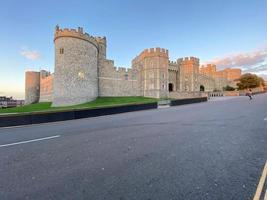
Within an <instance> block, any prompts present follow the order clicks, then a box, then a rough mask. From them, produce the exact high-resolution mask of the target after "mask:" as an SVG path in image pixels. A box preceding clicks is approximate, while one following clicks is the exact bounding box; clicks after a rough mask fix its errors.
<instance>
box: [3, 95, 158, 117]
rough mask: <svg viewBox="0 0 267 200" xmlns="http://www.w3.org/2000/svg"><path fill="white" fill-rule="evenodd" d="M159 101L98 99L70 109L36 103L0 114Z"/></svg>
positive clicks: (46, 103)
mask: <svg viewBox="0 0 267 200" xmlns="http://www.w3.org/2000/svg"><path fill="white" fill-rule="evenodd" d="M157 101H158V99H154V98H146V97H98V98H97V99H96V100H95V101H92V102H88V103H84V104H79V105H75V106H68V107H51V102H43V103H36V104H31V105H26V106H22V107H16V108H7V109H0V114H7V113H28V112H46V111H57V110H71V109H83V108H100V107H111V106H118V105H127V104H141V103H152V102H157Z"/></svg>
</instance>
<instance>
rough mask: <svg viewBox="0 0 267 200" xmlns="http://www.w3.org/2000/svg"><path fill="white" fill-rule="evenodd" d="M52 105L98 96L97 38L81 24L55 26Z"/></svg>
mask: <svg viewBox="0 0 267 200" xmlns="http://www.w3.org/2000/svg"><path fill="white" fill-rule="evenodd" d="M54 43H55V74H54V94H53V104H52V105H53V106H67V105H75V104H81V103H85V102H88V101H92V100H94V99H95V98H96V97H97V96H98V73H97V71H98V70H97V68H98V51H99V50H98V47H99V46H98V42H97V40H96V39H95V38H94V37H92V36H90V35H89V34H87V33H84V32H83V29H82V28H80V27H79V28H78V30H75V29H60V28H59V27H58V26H57V27H56V30H55V37H54Z"/></svg>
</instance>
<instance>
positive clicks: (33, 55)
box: [20, 47, 41, 60]
mask: <svg viewBox="0 0 267 200" xmlns="http://www.w3.org/2000/svg"><path fill="white" fill-rule="evenodd" d="M20 54H21V55H22V56H24V57H25V58H27V59H29V60H39V59H40V58H41V54H40V53H39V52H38V51H36V50H29V49H28V48H27V47H22V48H21V51H20Z"/></svg>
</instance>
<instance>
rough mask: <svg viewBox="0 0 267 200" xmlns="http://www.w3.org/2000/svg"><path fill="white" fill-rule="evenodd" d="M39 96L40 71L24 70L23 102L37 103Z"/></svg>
mask: <svg viewBox="0 0 267 200" xmlns="http://www.w3.org/2000/svg"><path fill="white" fill-rule="evenodd" d="M39 97H40V72H34V71H27V72H25V104H26V105H28V104H32V103H37V102H38V101H39Z"/></svg>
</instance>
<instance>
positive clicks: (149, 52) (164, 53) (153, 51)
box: [132, 47, 169, 63]
mask: <svg viewBox="0 0 267 200" xmlns="http://www.w3.org/2000/svg"><path fill="white" fill-rule="evenodd" d="M149 57H165V58H167V59H169V50H168V49H164V48H159V47H156V48H149V49H145V50H143V51H142V52H141V53H140V54H139V55H138V56H136V57H135V58H134V59H133V60H132V63H136V62H139V61H140V60H143V59H144V58H149Z"/></svg>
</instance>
